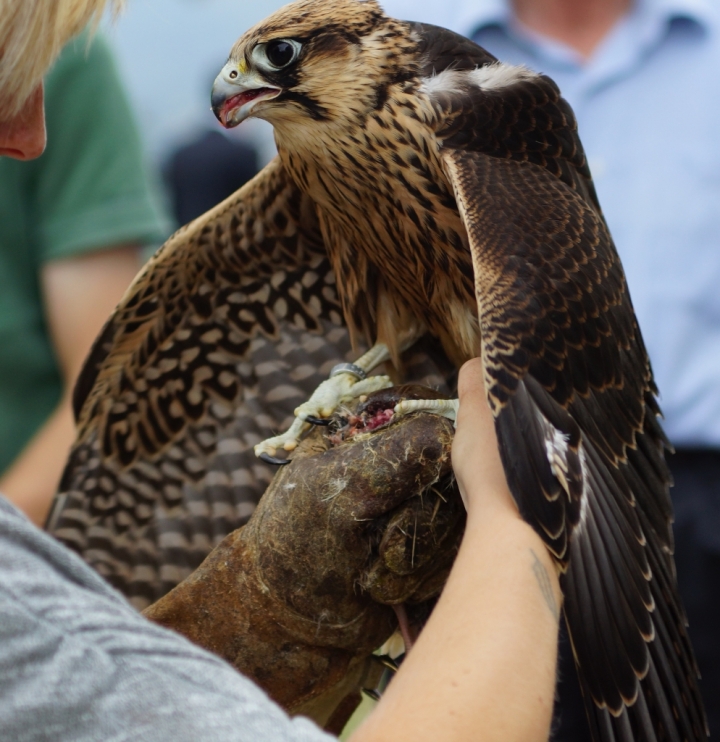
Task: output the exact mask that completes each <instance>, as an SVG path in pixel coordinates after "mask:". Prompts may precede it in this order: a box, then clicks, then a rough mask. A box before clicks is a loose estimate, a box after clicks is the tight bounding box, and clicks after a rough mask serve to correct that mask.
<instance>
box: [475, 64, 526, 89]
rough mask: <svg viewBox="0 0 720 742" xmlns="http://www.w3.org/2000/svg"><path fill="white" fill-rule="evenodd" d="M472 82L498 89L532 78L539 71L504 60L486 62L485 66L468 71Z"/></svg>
mask: <svg viewBox="0 0 720 742" xmlns="http://www.w3.org/2000/svg"><path fill="white" fill-rule="evenodd" d="M466 74H467V76H468V77H469V78H470V82H471V83H472V84H473V85H476V86H477V87H479V88H482V89H483V90H498V89H499V88H507V87H508V86H510V85H515V84H516V83H518V82H522V81H523V80H532V79H533V78H534V77H537V76H538V74H537V72H533V71H532V70H531V69H528V68H527V67H525V66H524V65H513V64H505V63H503V62H494V63H493V64H486V65H485V66H484V67H478V68H477V69H476V70H473V71H472V72H467V73H466Z"/></svg>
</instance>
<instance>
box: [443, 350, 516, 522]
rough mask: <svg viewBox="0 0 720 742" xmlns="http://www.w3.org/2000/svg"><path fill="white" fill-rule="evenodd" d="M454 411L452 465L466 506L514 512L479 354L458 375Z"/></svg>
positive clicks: (514, 508) (470, 509)
mask: <svg viewBox="0 0 720 742" xmlns="http://www.w3.org/2000/svg"><path fill="white" fill-rule="evenodd" d="M458 397H459V399H460V408H459V410H458V415H457V423H456V431H455V439H454V441H453V446H452V465H453V469H454V471H455V477H456V479H457V483H458V487H459V488H460V494H461V495H462V498H463V502H464V503H465V509H466V510H467V511H468V514H470V512H471V511H475V510H483V511H485V512H487V511H488V510H489V509H495V508H500V509H507V508H510V509H511V510H512V511H514V512H517V507H516V505H515V502H514V500H513V499H512V495H511V494H510V490H509V489H508V485H507V480H506V478H505V471H504V469H503V465H502V461H501V460H500V451H499V450H498V442H497V436H496V434H495V422H494V419H493V416H492V412H491V411H490V407H489V405H488V401H487V396H486V394H485V382H484V379H483V364H482V360H481V359H480V358H475V359H473V360H472V361H468V362H467V363H466V364H465V365H464V366H463V367H462V368H461V369H460V376H459V378H458Z"/></svg>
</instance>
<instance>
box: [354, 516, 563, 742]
mask: <svg viewBox="0 0 720 742" xmlns="http://www.w3.org/2000/svg"><path fill="white" fill-rule="evenodd" d="M560 600H561V598H560V591H559V586H558V580H557V576H556V574H555V571H554V567H553V565H552V562H551V560H550V558H549V556H548V554H547V551H546V549H545V547H544V546H543V543H542V541H541V539H540V538H539V537H538V536H537V534H536V533H535V532H534V531H533V530H532V529H531V528H530V526H528V525H527V524H526V523H524V522H523V521H522V520H521V519H520V517H519V515H517V513H516V512H513V511H512V510H511V509H509V508H497V509H495V510H494V511H493V512H492V513H487V512H482V511H481V512H479V513H478V514H477V517H469V519H468V524H467V530H466V534H465V538H464V541H463V544H462V547H461V549H460V552H459V554H458V557H457V560H456V562H455V566H454V568H453V571H452V573H451V575H450V579H449V580H448V583H447V585H446V587H445V590H444V592H443V595H442V597H441V599H440V601H439V602H438V605H437V607H436V608H435V611H434V612H433V614H432V616H431V618H430V620H429V622H428V624H427V626H426V627H425V629H424V630H423V632H422V634H421V635H420V638H419V640H418V642H417V644H416V645H415V646H414V647H413V649H412V651H411V652H410V653H409V655H408V656H407V658H406V660H405V662H404V663H403V666H402V668H401V670H400V672H399V673H398V674H397V676H396V677H395V678H394V680H393V682H392V683H391V685H390V687H389V689H388V691H387V693H386V695H385V696H384V697H383V699H382V701H381V702H380V703H379V705H378V707H377V709H376V710H375V712H374V713H373V714H372V715H371V717H370V718H369V719H368V721H367V722H366V723H365V724H364V725H363V726H362V727H361V728H360V729H359V730H358V731H357V732H356V734H355V735H354V736H353V738H352V742H376V740H386V739H387V740H394V739H414V740H425V739H427V740H438V739H442V740H446V741H448V742H452V741H454V740H476V739H482V740H483V742H494V741H495V740H498V742H500V741H502V742H507V741H508V740H513V742H535V741H537V742H545V740H546V739H547V737H548V734H549V730H550V722H551V718H552V707H553V696H554V688H555V662H556V652H557V628H558V616H559V606H560Z"/></svg>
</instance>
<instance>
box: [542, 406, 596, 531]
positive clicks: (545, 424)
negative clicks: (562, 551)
mask: <svg viewBox="0 0 720 742" xmlns="http://www.w3.org/2000/svg"><path fill="white" fill-rule="evenodd" d="M535 412H536V414H537V417H538V420H539V421H540V425H541V426H542V429H543V437H544V438H545V453H546V455H547V460H548V462H549V463H550V469H551V470H552V473H553V474H554V475H555V476H556V477H557V479H558V481H559V482H560V485H561V486H562V488H563V490H565V492H566V493H569V491H570V486H569V485H568V481H567V476H568V462H567V453H568V436H567V435H565V434H564V433H561V432H560V431H559V430H558V429H557V428H556V427H555V426H554V425H552V423H550V421H549V420H548V419H547V418H546V417H545V415H543V414H542V412H540V410H539V409H537V407H536V408H535ZM578 454H579V458H580V469H581V472H582V492H581V494H580V519H579V521H578V524H577V526H575V533H576V534H579V533H580V532H581V531H582V530H583V528H584V526H585V519H586V518H587V509H588V496H589V488H588V484H589V482H590V472H589V471H588V467H587V459H586V456H585V451H584V450H583V445H582V441H581V442H580V449H579V451H578Z"/></svg>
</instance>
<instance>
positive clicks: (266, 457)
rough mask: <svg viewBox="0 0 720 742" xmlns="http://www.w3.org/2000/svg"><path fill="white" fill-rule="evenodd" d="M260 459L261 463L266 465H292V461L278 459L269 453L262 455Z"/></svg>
mask: <svg viewBox="0 0 720 742" xmlns="http://www.w3.org/2000/svg"><path fill="white" fill-rule="evenodd" d="M258 458H259V459H260V461H264V462H265V463H266V464H272V465H273V466H285V464H289V463H290V459H276V458H275V457H274V456H271V455H270V454H269V453H261V454H260V455H259V456H258Z"/></svg>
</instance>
